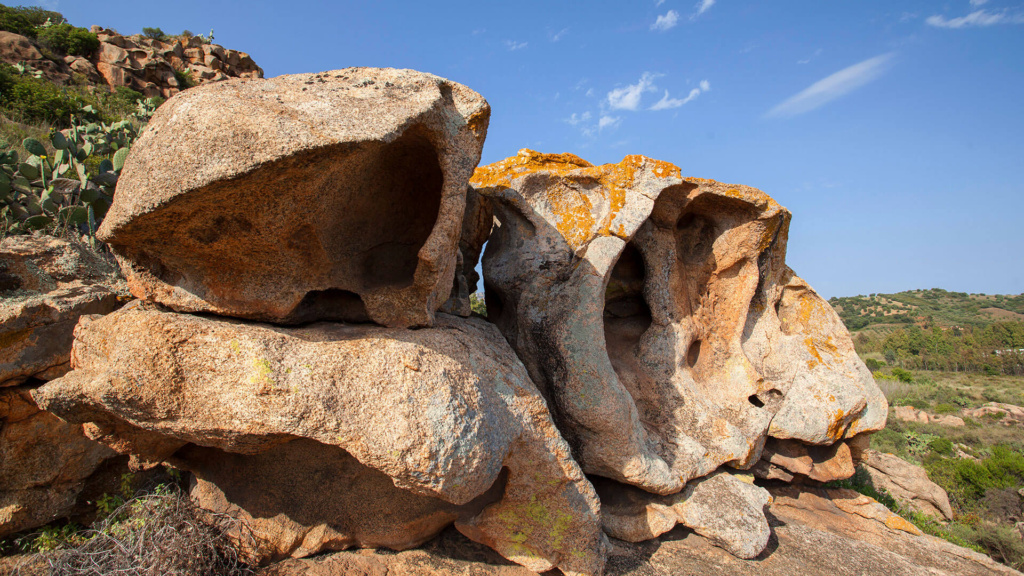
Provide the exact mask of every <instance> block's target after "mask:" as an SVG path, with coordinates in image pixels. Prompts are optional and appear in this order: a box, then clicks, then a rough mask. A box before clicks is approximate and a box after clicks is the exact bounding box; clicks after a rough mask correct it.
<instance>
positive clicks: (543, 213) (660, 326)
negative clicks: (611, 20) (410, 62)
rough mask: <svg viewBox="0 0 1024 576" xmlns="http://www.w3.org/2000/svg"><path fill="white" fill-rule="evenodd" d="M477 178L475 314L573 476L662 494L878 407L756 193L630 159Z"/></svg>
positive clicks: (535, 159) (867, 418) (529, 155)
mask: <svg viewBox="0 0 1024 576" xmlns="http://www.w3.org/2000/svg"><path fill="white" fill-rule="evenodd" d="M472 185H473V186H474V188H475V189H476V190H477V192H479V193H480V194H481V195H483V196H485V197H487V198H489V199H490V200H491V202H492V205H493V209H494V214H495V217H496V218H497V220H498V221H499V225H498V226H497V228H496V229H495V231H494V233H493V234H492V236H491V238H490V240H489V242H488V245H487V249H486V252H485V254H484V259H483V269H484V276H485V288H486V298H487V308H488V317H489V319H490V320H492V321H493V322H495V324H497V326H498V327H499V328H500V329H501V331H502V333H503V334H504V335H505V337H506V339H508V341H509V342H510V343H511V344H512V346H513V348H515V349H516V351H517V353H518V354H519V356H520V358H522V359H523V361H524V363H525V364H526V366H527V368H528V370H529V371H530V375H531V376H532V377H533V380H534V381H535V382H536V383H537V384H538V386H539V387H540V388H541V390H542V392H543V393H545V394H546V396H547V397H548V398H549V399H550V401H551V403H552V412H553V414H554V415H555V417H556V421H557V422H558V424H559V427H560V429H561V430H562V433H563V434H564V435H566V437H567V439H568V440H569V441H570V444H571V445H572V446H573V447H574V454H575V456H576V458H577V459H578V460H579V461H580V464H581V466H582V467H583V469H584V470H585V471H586V472H588V473H591V474H596V475H599V476H603V477H607V478H610V479H613V480H616V481H619V482H624V483H628V484H633V485H635V486H637V487H639V488H642V489H644V490H647V491H649V492H653V493H657V494H662V495H666V494H673V493H676V492H679V491H680V490H681V489H682V488H683V486H684V485H685V483H686V482H687V481H689V480H690V479H693V478H698V477H701V476H705V475H707V474H709V473H711V472H712V471H714V470H715V469H717V468H718V467H720V466H722V465H729V466H732V467H735V468H749V467H750V466H752V465H753V464H754V463H755V462H756V461H757V460H758V458H759V457H760V453H761V448H762V446H763V445H764V442H765V440H766V439H767V437H768V436H769V435H771V436H774V437H777V438H780V439H793V440H797V441H801V442H806V443H811V444H832V443H835V442H837V441H840V440H842V439H844V438H849V437H852V436H855V435H856V434H859V433H862V432H867V431H872V430H878V429H881V428H882V427H883V426H884V423H885V416H886V412H887V407H886V403H885V399H884V396H883V395H882V394H881V391H879V389H878V387H877V386H876V385H875V383H874V380H873V379H872V378H871V374H870V372H869V371H868V370H867V368H865V367H864V365H863V363H862V362H861V361H860V359H859V358H858V357H857V355H856V353H855V351H854V350H853V345H852V342H851V341H850V338H849V334H848V332H847V331H846V329H845V328H844V327H843V325H842V323H841V321H840V320H839V318H838V316H837V315H836V314H835V313H834V312H832V311H831V308H830V307H829V305H828V304H827V303H826V302H825V301H824V300H822V299H821V298H820V297H819V296H818V295H817V294H816V293H815V292H814V291H813V290H812V289H811V288H810V287H809V286H808V285H807V284H806V283H805V282H803V280H801V279H799V278H798V277H796V276H795V275H794V274H793V272H792V271H791V270H789V268H787V267H786V266H785V249H786V238H787V232H788V225H789V219H790V215H789V212H788V211H786V210H785V209H784V208H783V207H781V206H779V205H778V204H777V203H776V202H775V201H774V200H772V199H771V198H769V197H768V196H767V195H765V194H764V193H762V192H760V191H758V190H756V189H753V188H749V187H745V186H734V185H728V184H722V183H718V182H715V181H712V180H702V179H693V178H690V179H684V178H682V176H681V174H680V171H679V168H677V167H676V166H673V165H672V164H668V163H666V162H660V161H656V160H651V159H648V158H645V157H642V156H627V157H626V158H625V159H624V160H623V161H622V162H621V163H619V164H608V165H603V166H593V165H591V164H589V163H588V162H586V161H584V160H582V159H580V158H578V157H576V156H572V155H570V154H563V155H551V154H540V153H537V152H532V151H529V150H522V151H520V153H519V155H517V156H515V157H512V158H509V159H507V160H504V161H501V162H498V163H495V164H491V165H489V166H484V167H481V168H479V169H478V170H477V171H476V173H475V175H474V177H473V180H472Z"/></svg>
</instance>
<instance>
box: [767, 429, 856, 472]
mask: <svg viewBox="0 0 1024 576" xmlns="http://www.w3.org/2000/svg"><path fill="white" fill-rule="evenodd" d="M867 440H868V437H867V435H860V436H857V437H855V438H853V439H850V440H848V441H843V442H836V443H835V444H832V445H822V446H819V445H814V444H804V443H803V442H797V441H794V440H779V439H777V438H769V439H768V442H766V443H765V446H764V451H763V452H761V460H759V461H758V462H757V464H755V465H754V467H753V468H752V469H751V471H752V472H753V473H754V475H755V476H757V477H758V478H764V479H766V480H782V481H784V482H793V481H794V480H797V479H803V478H808V479H810V480H814V481H816V482H829V481H831V480H842V479H845V478H849V477H850V476H853V474H854V472H856V468H855V467H854V466H855V463H854V452H855V451H857V450H863V449H864V448H866V446H860V444H865V445H866V443H867V442H866V441H867ZM851 444H858V446H857V447H856V448H852V447H851Z"/></svg>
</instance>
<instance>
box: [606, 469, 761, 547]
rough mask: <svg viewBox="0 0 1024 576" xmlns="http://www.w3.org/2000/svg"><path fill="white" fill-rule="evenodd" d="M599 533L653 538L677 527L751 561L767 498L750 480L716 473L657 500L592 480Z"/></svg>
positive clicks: (630, 538) (629, 488) (638, 539)
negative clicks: (597, 503)
mask: <svg viewBox="0 0 1024 576" xmlns="http://www.w3.org/2000/svg"><path fill="white" fill-rule="evenodd" d="M594 486H595V487H596V488H597V491H598V494H600V496H601V516H602V521H603V523H604V529H605V531H606V532H607V533H608V534H609V535H610V536H612V537H615V538H618V539H619V540H625V541H627V542H642V541H644V540H650V539H652V538H657V537H658V536H660V535H662V534H664V533H666V532H668V531H669V530H671V529H672V528H674V527H675V526H676V524H682V525H683V526H686V527H688V528H691V529H692V530H693V531H694V532H696V533H698V534H700V535H701V536H704V537H705V538H707V539H709V540H711V541H712V542H714V543H715V545H716V546H719V547H721V548H724V549H726V550H728V551H729V553H730V554H732V555H734V556H736V557H737V558H745V559H747V558H754V557H755V556H757V555H758V554H760V553H761V552H762V551H763V550H764V549H765V546H767V545H768V538H769V537H770V536H771V528H769V526H768V518H767V517H766V516H765V513H764V511H765V507H766V506H767V505H768V504H769V503H771V501H772V498H771V495H770V494H768V491H767V490H765V489H764V488H761V487H758V486H755V485H754V483H753V478H751V477H740V476H736V475H733V474H730V473H728V472H724V471H717V472H714V473H712V474H709V475H708V476H706V477H704V478H698V479H695V480H693V481H691V482H690V483H688V484H687V485H686V488H684V489H683V490H682V491H681V492H677V493H675V494H671V495H668V496H659V495H657V494H651V493H650V492H645V491H643V490H639V489H637V488H634V487H632V486H626V485H623V484H620V483H618V482H615V481H613V480H606V479H603V478H598V479H595V481H594Z"/></svg>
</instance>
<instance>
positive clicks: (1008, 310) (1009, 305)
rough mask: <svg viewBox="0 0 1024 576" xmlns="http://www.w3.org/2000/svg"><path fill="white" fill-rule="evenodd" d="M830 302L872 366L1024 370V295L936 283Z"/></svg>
mask: <svg viewBox="0 0 1024 576" xmlns="http://www.w3.org/2000/svg"><path fill="white" fill-rule="evenodd" d="M829 303H830V304H831V305H832V307H833V308H835V310H836V312H838V313H839V317H840V318H842V319H843V322H844V323H845V324H846V327H847V328H848V329H849V330H850V332H851V334H852V335H853V341H854V344H855V345H856V347H857V351H858V352H859V353H860V354H861V355H862V356H864V357H865V358H866V359H867V360H868V363H869V364H870V365H871V366H875V365H878V364H879V363H881V362H883V361H884V363H886V364H889V365H893V366H899V367H901V368H915V369H927V370H949V371H956V372H983V373H987V374H1008V375H1021V374H1024V353H1022V350H1024V294H1017V295H1002V294H999V295H989V294H967V293H965V292H948V291H946V290H942V289H941V288H932V289H930V290H911V291H908V292H899V293H897V294H871V295H868V296H849V297H844V298H832V299H831V300H829Z"/></svg>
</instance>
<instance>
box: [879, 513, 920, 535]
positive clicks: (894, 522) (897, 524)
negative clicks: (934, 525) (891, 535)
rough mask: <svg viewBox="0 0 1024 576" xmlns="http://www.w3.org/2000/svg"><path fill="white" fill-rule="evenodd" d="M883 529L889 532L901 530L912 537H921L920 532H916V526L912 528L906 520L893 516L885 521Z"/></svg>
mask: <svg viewBox="0 0 1024 576" xmlns="http://www.w3.org/2000/svg"><path fill="white" fill-rule="evenodd" d="M885 527H886V528H888V529H890V530H902V531H904V532H906V533H908V534H913V535H914V536H920V535H921V531H920V530H918V528H917V526H914V525H913V524H911V523H910V522H908V521H907V520H906V519H904V518H902V517H900V516H897V515H895V514H893V515H891V516H889V517H888V518H886V519H885Z"/></svg>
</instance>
